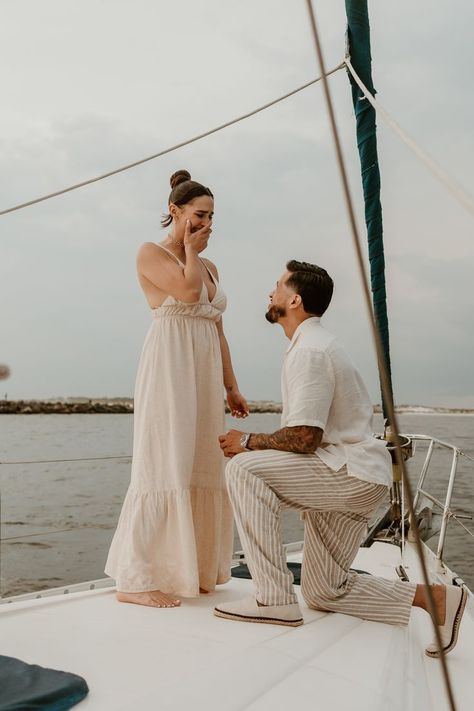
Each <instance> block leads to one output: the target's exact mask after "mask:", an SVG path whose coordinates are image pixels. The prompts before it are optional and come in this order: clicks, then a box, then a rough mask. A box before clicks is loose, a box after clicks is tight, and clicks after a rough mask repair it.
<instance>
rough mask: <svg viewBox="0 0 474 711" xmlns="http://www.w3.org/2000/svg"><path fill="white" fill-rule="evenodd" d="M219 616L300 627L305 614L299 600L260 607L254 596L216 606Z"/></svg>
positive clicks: (215, 610)
mask: <svg viewBox="0 0 474 711" xmlns="http://www.w3.org/2000/svg"><path fill="white" fill-rule="evenodd" d="M214 614H215V615H216V616H217V617H225V618H226V619H227V620H237V621H238V622H261V623H263V624H267V625H287V626H288V627H299V625H302V624H303V615H302V614H301V610H300V606H299V605H298V603H297V602H295V603H294V604H292V605H272V606H265V607H260V605H257V601H256V600H255V598H254V597H247V598H245V599H244V600H235V601H234V602H226V603H224V604H222V605H219V607H215V608H214Z"/></svg>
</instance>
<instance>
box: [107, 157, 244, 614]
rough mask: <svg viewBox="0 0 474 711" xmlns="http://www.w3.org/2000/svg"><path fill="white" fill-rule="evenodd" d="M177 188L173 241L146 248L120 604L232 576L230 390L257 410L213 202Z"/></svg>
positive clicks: (189, 185) (183, 176)
mask: <svg viewBox="0 0 474 711" xmlns="http://www.w3.org/2000/svg"><path fill="white" fill-rule="evenodd" d="M170 183H171V188H172V190H171V193H170V196H169V200H168V203H169V214H168V215H166V216H165V217H164V219H163V220H162V225H163V226H164V227H170V231H169V234H168V236H167V237H166V239H164V240H163V241H162V242H161V243H160V244H154V243H151V242H148V243H146V244H144V245H143V246H142V247H141V248H140V250H139V253H138V260H137V269H138V278H139V281H140V285H141V287H142V289H143V291H144V293H145V297H146V299H147V301H148V304H149V306H150V308H151V309H152V314H153V323H152V325H151V327H150V330H149V331H148V334H147V336H146V339H145V344H144V346H143V351H142V355H141V359H140V365H139V369H138V374H137V381H136V387H135V418H134V442H133V461H132V478H131V483H130V487H129V490H128V492H127V495H126V497H125V501H124V504H123V508H122V512H121V514H120V519H119V522H118V526H117V530H116V532H115V536H114V538H113V541H112V545H111V547H110V551H109V557H108V560H107V565H106V569H105V572H106V573H107V575H110V576H111V577H113V578H115V580H116V583H117V598H118V600H120V601H121V602H133V603H138V604H141V605H150V606H153V607H175V606H177V605H179V604H180V601H179V599H177V597H176V596H177V595H179V596H183V597H195V596H197V595H199V593H200V592H201V593H204V592H209V591H211V590H214V588H215V586H216V585H219V584H221V583H225V582H227V580H229V576H230V561H231V556H232V542H233V526H232V511H231V507H230V504H229V501H228V498H227V492H226V488H225V481H224V476H223V468H224V459H223V455H222V453H221V450H220V447H219V441H218V436H219V434H221V433H222V432H223V431H224V407H223V389H222V385H223V384H224V386H225V388H226V390H227V402H228V405H229V408H230V410H231V412H232V414H233V415H234V416H237V417H245V416H246V415H247V414H248V407H247V403H246V401H245V399H244V398H243V397H242V395H241V394H240V392H239V389H238V386H237V381H236V379H235V375H234V372H233V369H232V363H231V358H230V352H229V347H228V345H227V341H226V338H225V335H224V331H223V328H222V313H223V311H224V309H225V306H226V297H225V295H224V293H223V291H222V287H221V286H220V284H219V280H218V279H219V277H218V273H217V270H216V267H215V266H214V264H212V262H210V261H209V260H207V259H206V260H205V259H201V258H200V256H199V255H200V253H201V252H202V251H203V250H204V249H205V248H206V247H207V243H208V240H209V237H210V235H211V224H212V217H213V214H214V198H213V195H212V193H211V191H210V190H209V188H206V187H204V186H203V185H201V184H200V183H197V182H195V181H193V180H191V176H190V174H189V173H188V172H187V171H184V170H180V171H178V172H177V173H174V174H173V175H172V176H171V179H170Z"/></svg>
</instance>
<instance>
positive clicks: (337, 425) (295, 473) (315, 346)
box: [214, 261, 467, 656]
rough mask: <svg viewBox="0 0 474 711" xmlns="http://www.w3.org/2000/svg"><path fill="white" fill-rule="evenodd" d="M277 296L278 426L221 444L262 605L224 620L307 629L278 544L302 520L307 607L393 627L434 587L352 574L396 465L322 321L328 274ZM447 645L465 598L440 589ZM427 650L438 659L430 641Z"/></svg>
mask: <svg viewBox="0 0 474 711" xmlns="http://www.w3.org/2000/svg"><path fill="white" fill-rule="evenodd" d="M286 268H287V270H286V272H285V273H284V274H283V276H282V277H281V278H280V280H279V281H278V282H277V285H276V288H275V289H274V290H273V292H272V293H271V294H270V301H271V303H270V305H269V307H268V311H267V314H266V318H267V320H268V321H270V323H279V324H280V325H281V326H282V328H283V330H284V332H285V335H286V336H287V338H289V339H290V345H289V347H288V350H287V352H286V356H285V361H284V365H283V372H282V400H283V411H282V422H281V425H282V426H281V429H279V430H278V431H277V432H274V433H273V434H255V433H251V434H246V433H243V432H239V431H236V430H230V431H229V432H227V434H225V435H221V436H220V437H219V441H220V444H221V448H222V450H223V452H224V454H225V455H226V456H227V457H230V462H229V463H228V465H227V468H226V477H227V484H228V488H229V495H230V498H231V501H232V505H233V508H234V514H235V518H236V523H237V528H238V531H239V536H240V540H241V543H242V546H243V549H244V552H245V558H246V561H247V564H248V567H249V569H250V572H251V574H252V578H253V581H254V584H255V588H256V595H255V597H252V598H249V599H245V600H239V601H236V602H232V603H226V604H221V605H219V606H218V607H216V608H215V610H214V613H215V614H216V615H217V616H219V617H225V618H228V619H232V620H240V621H245V622H265V623H273V624H281V625H289V626H298V625H301V624H303V618H302V613H301V609H300V607H299V604H298V601H297V598H296V595H295V592H294V589H293V576H292V575H291V573H290V571H289V570H288V568H287V565H286V559H285V552H284V548H283V546H282V542H281V530H280V512H281V509H282V508H283V507H290V508H293V509H298V510H300V511H301V512H302V514H303V517H304V522H305V534H304V554H303V565H302V575H301V591H302V594H303V598H304V600H305V602H306V604H307V605H308V607H311V608H315V609H318V610H327V611H333V612H340V613H345V614H348V615H354V616H356V617H360V618H363V619H366V620H375V621H378V622H387V623H389V624H400V625H406V624H408V620H409V617H410V611H411V608H412V606H416V607H421V608H423V609H425V610H426V609H427V600H426V592H425V586H423V585H416V584H414V583H408V582H402V581H398V580H386V579H384V578H377V577H374V576H371V575H359V574H357V573H356V572H354V571H351V570H350V566H351V563H352V561H353V560H354V558H355V556H356V554H357V551H358V549H359V546H360V543H361V541H362V539H363V537H364V535H365V533H366V530H367V522H368V519H369V517H370V514H371V513H372V512H373V511H374V510H375V509H376V507H377V506H378V505H379V504H380V503H381V501H382V500H383V498H384V497H385V496H386V494H387V488H388V487H389V486H390V482H391V460H390V456H389V454H388V452H387V449H386V447H385V443H384V442H382V441H380V440H377V439H375V438H374V437H373V436H372V429H371V422H372V405H371V402H370V399H369V395H368V393H367V390H366V388H365V385H364V383H363V382H362V379H361V377H360V375H359V373H358V372H357V370H356V369H355V368H354V366H353V365H352V363H351V361H350V360H349V358H348V356H347V355H346V354H345V352H344V350H343V349H342V347H341V346H340V345H339V343H338V342H337V340H336V339H335V337H334V336H332V335H331V334H330V333H329V332H328V331H326V330H325V329H324V328H323V326H322V325H321V323H320V319H321V316H322V315H323V314H324V312H325V311H326V309H327V307H328V306H329V303H330V301H331V298H332V292H333V282H332V279H331V277H330V276H329V275H328V273H327V272H326V271H325V270H324V269H322V268H320V267H318V266H315V265H313V264H307V263H306V262H297V261H291V262H288V264H287V265H286ZM432 590H433V595H434V599H435V606H436V611H437V616H438V622H439V624H440V632H441V635H442V641H443V648H444V650H445V652H448V651H450V650H451V649H452V648H453V647H454V645H455V644H456V641H457V635H458V630H459V623H460V620H461V617H462V614H463V611H464V607H465V604H466V599H467V593H466V591H465V590H463V589H461V588H458V587H455V586H447V587H445V586H443V585H434V586H433V587H432ZM426 653H427V654H428V655H430V656H439V652H438V649H437V646H436V645H435V644H431V645H430V646H429V647H428V649H427V650H426Z"/></svg>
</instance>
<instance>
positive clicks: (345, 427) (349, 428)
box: [281, 316, 392, 486]
mask: <svg viewBox="0 0 474 711" xmlns="http://www.w3.org/2000/svg"><path fill="white" fill-rule="evenodd" d="M281 386H282V400H283V411H282V416H281V426H282V427H296V426H297V425H311V426H313V427H320V428H321V429H322V430H323V437H322V441H321V444H320V446H319V447H318V449H317V450H316V454H317V455H318V456H319V457H320V458H321V459H322V461H323V462H324V463H325V464H326V465H327V466H328V467H330V469H332V470H333V471H338V470H339V469H340V468H341V467H342V466H344V464H346V465H347V472H348V474H349V475H350V476H355V477H357V478H358V479H363V480H364V481H369V482H373V483H376V484H384V485H386V486H389V485H390V483H391V479H392V474H391V459H390V455H389V453H388V451H387V448H386V446H385V443H384V442H382V441H380V440H377V439H375V437H374V436H373V434H372V415H373V408H372V404H371V402H370V398H369V394H368V392H367V389H366V387H365V385H364V382H363V381H362V378H361V377H360V375H359V373H358V372H357V370H356V368H355V367H354V365H353V364H352V363H351V361H350V359H349V357H348V356H347V354H346V353H345V351H344V350H343V348H342V347H341V346H340V345H339V343H338V342H337V340H336V338H335V336H333V335H332V334H331V333H329V332H328V331H326V329H325V328H323V326H321V323H320V319H319V318H318V317H316V316H315V317H311V318H308V319H306V321H303V323H301V324H300V325H299V326H298V328H297V329H296V331H295V333H294V334H293V338H292V339H291V343H290V345H289V347H288V350H287V352H286V355H285V361H284V364H283V371H282V381H281Z"/></svg>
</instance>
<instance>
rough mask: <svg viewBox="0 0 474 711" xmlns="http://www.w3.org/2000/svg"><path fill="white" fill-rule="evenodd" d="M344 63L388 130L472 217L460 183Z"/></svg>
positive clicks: (471, 205) (472, 201)
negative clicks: (419, 143)
mask: <svg viewBox="0 0 474 711" xmlns="http://www.w3.org/2000/svg"><path fill="white" fill-rule="evenodd" d="M344 62H345V64H346V66H347V68H348V70H349V71H350V73H351V74H352V76H353V77H354V81H355V82H356V83H357V84H358V86H359V89H360V90H361V91H362V93H363V94H364V96H365V98H366V99H367V101H369V102H370V103H371V104H372V106H373V108H374V109H375V111H376V112H377V113H378V114H380V116H381V117H382V118H383V119H384V121H386V123H387V124H388V125H389V126H390V128H391V129H392V130H393V131H394V132H395V133H396V134H397V136H398V137H399V138H401V139H402V141H403V142H404V143H405V144H406V145H407V146H408V148H410V150H411V151H413V153H414V154H415V156H416V157H417V158H418V160H420V161H421V163H423V164H424V165H425V166H426V167H427V168H428V170H429V171H430V172H431V173H432V174H433V175H434V176H435V178H437V179H438V180H439V181H440V183H441V184H442V185H444V187H445V188H446V189H447V190H448V191H449V192H450V193H451V194H452V195H453V196H454V197H455V198H456V200H457V201H458V202H459V203H461V205H462V206H463V207H464V208H466V210H467V211H468V212H470V213H471V215H473V216H474V199H473V198H472V197H471V196H470V195H469V194H468V192H467V191H466V190H465V189H464V188H463V186H462V185H460V183H458V182H457V181H456V180H455V179H454V178H452V177H451V176H449V175H448V173H447V172H446V171H445V170H444V169H443V168H441V166H440V165H438V164H437V163H436V162H435V161H434V160H433V159H432V158H430V156H429V155H427V154H426V153H425V151H423V150H422V148H420V146H419V145H418V144H417V143H416V142H415V141H414V140H413V138H410V136H409V135H408V134H407V133H406V131H404V130H403V129H402V128H401V126H399V125H398V123H397V122H396V121H395V120H394V119H393V118H392V117H391V116H390V114H389V113H388V112H387V111H386V110H385V109H384V108H383V106H381V105H380V102H379V101H378V99H375V98H374V96H373V95H372V94H371V93H370V91H369V90H368V89H367V87H366V86H365V84H364V83H363V82H362V79H361V78H360V77H359V76H358V74H357V72H356V71H355V69H354V67H353V66H352V64H351V60H350V58H349V57H346V58H345V60H344Z"/></svg>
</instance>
